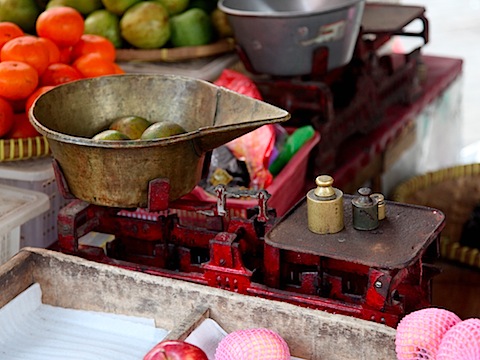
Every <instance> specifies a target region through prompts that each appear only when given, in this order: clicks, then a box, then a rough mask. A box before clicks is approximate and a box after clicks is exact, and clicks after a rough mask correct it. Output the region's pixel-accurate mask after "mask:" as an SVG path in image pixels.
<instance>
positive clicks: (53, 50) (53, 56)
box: [38, 37, 60, 64]
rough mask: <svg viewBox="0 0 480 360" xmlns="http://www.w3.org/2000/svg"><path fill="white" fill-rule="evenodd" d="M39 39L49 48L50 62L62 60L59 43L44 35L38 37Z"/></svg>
mask: <svg viewBox="0 0 480 360" xmlns="http://www.w3.org/2000/svg"><path fill="white" fill-rule="evenodd" d="M38 41H40V43H42V44H43V46H44V47H45V48H46V49H47V52H48V63H49V64H53V63H57V62H60V49H59V48H58V46H57V44H55V43H54V42H53V41H52V40H50V39H47V38H42V37H40V38H38Z"/></svg>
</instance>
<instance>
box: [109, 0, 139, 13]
mask: <svg viewBox="0 0 480 360" xmlns="http://www.w3.org/2000/svg"><path fill="white" fill-rule="evenodd" d="M141 1H142V0H102V3H103V6H105V9H107V10H108V11H110V12H112V13H114V14H116V15H123V14H124V13H125V12H126V11H127V9H129V8H131V7H132V6H133V5H135V4H137V3H139V2H141Z"/></svg>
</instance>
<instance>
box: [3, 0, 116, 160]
mask: <svg viewBox="0 0 480 360" xmlns="http://www.w3.org/2000/svg"><path fill="white" fill-rule="evenodd" d="M20 3H21V2H20ZM2 6H6V5H5V1H3V2H0V20H3V18H4V17H5V13H4V11H2V10H3V8H2ZM2 16H3V18H2ZM12 20H13V19H12ZM17 22H18V23H19V24H17ZM17 22H13V21H0V161H12V160H21V159H27V158H34V157H41V156H46V155H49V154H50V149H49V146H48V142H47V141H46V139H45V138H44V137H43V136H41V135H40V134H39V133H38V132H37V131H36V130H35V128H34V127H33V126H32V125H31V123H30V121H29V119H28V112H29V110H30V108H31V107H32V105H33V103H34V102H35V100H36V99H37V98H38V97H39V96H40V95H42V94H44V93H45V92H47V91H49V90H50V89H52V88H54V87H56V86H59V85H61V84H65V83H68V82H71V81H75V80H79V79H84V78H91V77H97V76H104V75H112V74H122V73H124V71H123V70H122V69H121V68H120V67H119V66H118V64H117V63H115V56H116V52H115V47H114V45H113V44H112V42H111V41H110V40H109V39H107V38H105V37H103V36H100V35H95V34H85V33H84V29H85V19H84V17H83V16H82V14H81V13H80V12H79V11H77V10H76V9H74V8H72V7H65V6H58V7H52V8H49V9H46V10H45V11H43V12H41V13H39V15H38V17H35V26H34V29H32V28H31V27H29V26H27V25H26V24H24V23H22V22H21V21H17ZM22 26H23V27H22ZM24 29H25V30H24ZM27 29H28V30H27ZM27 31H29V32H27ZM32 33H34V35H32Z"/></svg>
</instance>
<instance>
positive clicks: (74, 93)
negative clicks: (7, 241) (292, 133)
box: [29, 74, 290, 207]
mask: <svg viewBox="0 0 480 360" xmlns="http://www.w3.org/2000/svg"><path fill="white" fill-rule="evenodd" d="M125 115H136V116H141V117H144V118H146V119H148V120H150V121H152V122H156V121H163V120H168V121H173V122H176V123H178V124H180V125H181V126H182V127H183V128H184V129H185V130H186V131H187V133H185V134H180V135H176V136H173V137H168V138H163V139H155V140H120V141H98V140H93V139H91V138H92V136H94V135H95V134H97V133H98V132H100V131H102V130H104V129H106V128H108V127H109V125H110V124H111V122H112V121H113V120H114V119H116V118H118V117H120V116H125ZM29 116H30V120H31V122H32V124H33V125H34V126H35V127H36V129H37V130H38V131H39V132H40V133H41V134H43V135H45V136H46V137H47V139H48V142H49V144H50V147H51V150H52V154H53V156H54V158H55V159H56V160H57V161H58V163H59V167H60V168H61V170H62V172H63V175H64V176H65V179H66V182H67V185H68V188H69V190H70V192H71V193H72V194H73V195H74V196H75V197H77V198H79V199H81V200H84V201H87V202H89V203H93V204H97V205H103V206H113V207H146V206H147V200H148V184H149V182H150V181H151V180H154V179H158V178H166V179H168V180H169V181H170V186H171V187H170V194H169V195H170V196H169V200H170V201H173V200H175V199H178V198H179V197H181V196H182V195H184V194H186V193H188V192H190V191H191V190H192V189H193V188H194V186H195V185H196V184H197V183H198V182H199V181H200V178H201V170H202V166H203V161H204V158H205V153H206V152H208V151H210V150H213V149H214V148H216V147H218V146H220V145H222V144H225V143H227V142H229V141H231V140H233V139H235V138H237V137H239V136H242V135H244V134H245V133H247V132H249V131H252V130H255V129H256V128H258V127H260V126H262V125H265V124H270V123H277V122H283V121H286V120H288V119H289V118H290V114H289V113H288V112H287V111H285V110H283V109H280V108H278V107H275V106H273V105H270V104H267V103H265V102H262V101H259V100H256V99H253V98H251V97H247V96H244V95H241V94H239V93H237V92H233V91H230V90H228V89H225V88H221V87H217V86H215V85H213V84H211V83H209V82H206V81H202V80H198V79H193V78H186V77H180V76H175V75H159V74H155V75H153V74H152V75H136V74H126V75H120V76H105V77H99V78H92V79H83V80H80V81H76V82H72V83H69V84H64V85H62V86H59V87H56V88H55V89H52V91H49V92H47V93H46V94H43V95H42V96H41V97H40V98H39V99H38V100H37V101H36V102H35V104H34V106H33V108H32V111H31V112H30V114H29Z"/></svg>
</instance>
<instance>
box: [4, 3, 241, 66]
mask: <svg viewBox="0 0 480 360" xmlns="http://www.w3.org/2000/svg"><path fill="white" fill-rule="evenodd" d="M58 6H68V7H72V8H74V9H76V10H77V11H78V12H80V13H81V14H82V16H83V18H84V20H85V29H84V31H85V33H87V34H95V35H101V36H103V37H106V38H107V39H109V40H110V41H111V42H112V44H113V45H114V46H115V48H117V49H118V51H117V60H122V61H129V60H137V59H139V60H148V61H165V60H166V61H176V60H178V59H180V60H181V59H184V58H190V57H198V56H209V55H216V54H219V53H223V52H226V51H231V50H233V46H234V45H233V40H232V38H231V37H232V31H231V28H230V26H229V24H228V21H227V18H226V15H225V14H224V13H223V12H222V11H220V10H219V9H218V8H217V1H216V0H149V1H146V0H0V21H10V22H14V23H16V24H18V25H19V26H20V27H21V28H22V29H23V30H24V31H26V32H34V31H35V22H36V19H37V17H38V16H39V14H40V13H41V12H42V11H44V10H45V9H47V10H48V9H51V8H54V7H58ZM159 49H161V51H158V50H159ZM146 50H150V51H146Z"/></svg>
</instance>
